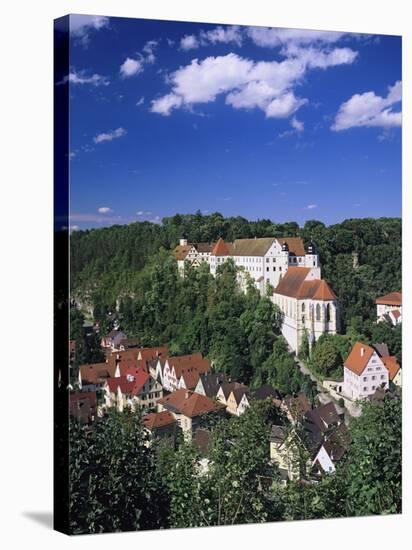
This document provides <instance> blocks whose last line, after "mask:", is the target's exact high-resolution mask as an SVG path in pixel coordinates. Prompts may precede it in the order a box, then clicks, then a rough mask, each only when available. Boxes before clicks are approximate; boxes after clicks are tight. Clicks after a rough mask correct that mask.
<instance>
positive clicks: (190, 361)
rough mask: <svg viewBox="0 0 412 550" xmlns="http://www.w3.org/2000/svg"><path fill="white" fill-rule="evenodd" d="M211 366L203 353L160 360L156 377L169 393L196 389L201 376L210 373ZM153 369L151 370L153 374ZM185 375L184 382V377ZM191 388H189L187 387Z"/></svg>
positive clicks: (157, 364) (155, 373)
mask: <svg viewBox="0 0 412 550" xmlns="http://www.w3.org/2000/svg"><path fill="white" fill-rule="evenodd" d="M210 369H211V364H210V362H209V361H208V360H207V359H204V358H203V357H202V354H201V353H193V354H191V355H180V356H178V357H167V358H165V359H162V358H159V359H158V361H157V363H156V370H155V372H154V376H155V378H156V380H158V381H159V382H160V384H161V385H162V386H163V388H164V389H165V390H167V391H169V392H172V391H176V390H177V389H181V388H183V389H194V388H195V387H196V384H197V382H198V377H199V375H200V374H203V373H205V372H209V371H210ZM152 371H153V369H151V372H152ZM183 374H185V376H184V377H183V380H182V375H183ZM188 385H189V386H190V387H189V388H188V387H187V386H188Z"/></svg>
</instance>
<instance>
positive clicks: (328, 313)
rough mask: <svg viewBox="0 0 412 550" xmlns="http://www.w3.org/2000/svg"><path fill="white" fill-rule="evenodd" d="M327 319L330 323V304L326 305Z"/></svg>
mask: <svg viewBox="0 0 412 550" xmlns="http://www.w3.org/2000/svg"><path fill="white" fill-rule="evenodd" d="M326 321H327V322H328V323H329V321H330V304H327V306H326Z"/></svg>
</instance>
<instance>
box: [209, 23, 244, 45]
mask: <svg viewBox="0 0 412 550" xmlns="http://www.w3.org/2000/svg"><path fill="white" fill-rule="evenodd" d="M200 41H201V43H202V45H207V44H209V43H211V44H217V43H223V44H228V43H231V42H234V43H235V44H236V45H237V46H241V45H242V41H243V36H242V31H241V29H240V28H239V27H237V26H235V25H233V26H230V27H221V26H220V25H219V26H218V27H215V28H214V29H211V30H210V31H201V33H200Z"/></svg>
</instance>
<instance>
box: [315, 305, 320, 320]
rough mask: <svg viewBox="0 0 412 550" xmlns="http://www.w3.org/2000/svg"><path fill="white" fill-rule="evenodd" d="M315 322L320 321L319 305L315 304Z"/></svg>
mask: <svg viewBox="0 0 412 550" xmlns="http://www.w3.org/2000/svg"><path fill="white" fill-rule="evenodd" d="M316 321H320V305H319V304H316Z"/></svg>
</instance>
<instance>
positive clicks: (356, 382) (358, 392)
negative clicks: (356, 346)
mask: <svg viewBox="0 0 412 550" xmlns="http://www.w3.org/2000/svg"><path fill="white" fill-rule="evenodd" d="M382 384H384V387H385V388H388V387H389V375H388V370H387V369H386V367H385V365H384V364H383V362H382V360H381V358H380V357H379V355H378V354H377V353H376V352H374V353H373V355H372V356H371V358H370V359H369V361H368V363H367V365H366V367H365V369H364V370H363V372H362V373H361V374H360V375H359V376H358V375H357V374H355V373H354V372H352V371H351V370H350V369H348V368H347V367H345V366H344V369H343V392H344V393H345V394H346V395H347V396H348V397H350V398H351V399H354V400H356V399H365V398H366V397H368V396H369V395H372V394H374V393H375V391H376V389H377V388H378V387H379V386H381V385H382Z"/></svg>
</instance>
